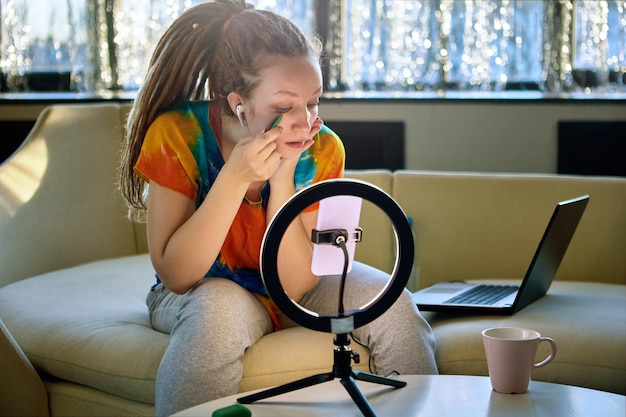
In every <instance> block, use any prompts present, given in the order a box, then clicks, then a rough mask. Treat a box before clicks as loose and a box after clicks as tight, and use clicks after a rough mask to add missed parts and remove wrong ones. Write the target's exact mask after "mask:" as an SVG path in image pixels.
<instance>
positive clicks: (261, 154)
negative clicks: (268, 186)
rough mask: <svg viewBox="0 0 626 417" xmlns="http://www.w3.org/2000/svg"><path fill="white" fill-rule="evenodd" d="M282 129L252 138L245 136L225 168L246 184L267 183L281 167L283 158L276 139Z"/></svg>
mask: <svg viewBox="0 0 626 417" xmlns="http://www.w3.org/2000/svg"><path fill="white" fill-rule="evenodd" d="M281 132H282V127H277V128H274V129H272V130H270V131H267V132H262V133H258V134H256V135H252V136H245V137H243V138H241V139H240V140H239V142H238V143H237V144H236V145H235V147H234V148H233V150H232V152H231V153H230V156H229V157H228V161H226V165H225V167H229V168H230V169H231V170H232V171H231V172H233V173H234V174H235V175H237V176H238V177H239V178H241V179H242V180H244V181H246V182H250V183H252V182H255V181H266V180H268V179H269V178H270V177H271V176H272V175H274V173H275V172H276V170H277V169H278V167H279V166H280V162H281V156H280V154H279V153H278V152H277V151H276V139H278V138H279V137H280V134H281Z"/></svg>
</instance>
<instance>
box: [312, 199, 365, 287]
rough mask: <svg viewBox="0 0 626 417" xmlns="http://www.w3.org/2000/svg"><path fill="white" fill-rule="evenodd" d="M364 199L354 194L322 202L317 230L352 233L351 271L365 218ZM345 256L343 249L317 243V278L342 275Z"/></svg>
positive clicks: (314, 253)
mask: <svg viewBox="0 0 626 417" xmlns="http://www.w3.org/2000/svg"><path fill="white" fill-rule="evenodd" d="M362 202H363V199H362V198H360V197H355V196H350V195H338V196H333V197H327V198H324V199H322V200H320V202H319V211H318V214H317V225H316V230H317V231H318V232H323V231H325V230H332V229H345V230H346V231H347V232H348V234H349V239H348V241H347V243H346V248H347V250H348V258H349V260H348V272H350V271H351V270H352V264H353V262H354V254H355V252H356V244H357V242H356V239H354V238H353V237H354V236H355V235H356V234H358V235H359V237H360V228H359V220H360V217H361V203H362ZM344 262H345V258H344V254H343V250H342V249H341V248H340V247H339V246H335V245H332V244H316V243H314V244H313V259H312V261H311V272H313V273H314V274H315V275H318V276H322V275H341V273H342V272H343V267H344Z"/></svg>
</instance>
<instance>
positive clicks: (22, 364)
mask: <svg viewBox="0 0 626 417" xmlns="http://www.w3.org/2000/svg"><path fill="white" fill-rule="evenodd" d="M0 369H2V377H1V378H0V416H48V415H49V412H48V394H47V392H46V389H45V387H44V385H43V382H42V381H41V379H40V378H39V375H37V371H35V368H33V366H32V365H31V363H30V362H29V360H28V359H27V358H26V355H24V352H22V350H21V349H20V347H19V346H18V345H17V343H16V342H15V340H14V339H13V336H11V333H9V329H7V328H6V326H5V325H4V323H3V322H2V320H0Z"/></svg>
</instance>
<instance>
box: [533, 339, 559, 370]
mask: <svg viewBox="0 0 626 417" xmlns="http://www.w3.org/2000/svg"><path fill="white" fill-rule="evenodd" d="M541 342H548V343H550V347H551V349H552V350H551V351H550V355H548V357H547V358H545V359H544V360H542V361H541V362H539V363H536V364H534V365H533V369H537V368H541V367H542V366H545V365H547V364H549V363H550V362H552V359H554V357H555V356H556V342H555V341H554V340H552V339H550V338H549V337H543V336H542V337H540V338H539V343H541Z"/></svg>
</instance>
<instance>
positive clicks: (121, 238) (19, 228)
mask: <svg viewBox="0 0 626 417" xmlns="http://www.w3.org/2000/svg"><path fill="white" fill-rule="evenodd" d="M127 111H128V106H127V105H118V104H91V105H65V106H53V107H50V108H48V109H46V110H45V111H44V112H43V113H42V114H41V116H40V118H39V120H38V122H37V124H36V126H35V127H34V129H33V131H32V132H31V133H30V135H29V136H28V138H27V140H26V141H25V142H24V144H23V145H22V147H21V148H20V149H19V150H18V151H17V152H16V153H15V154H14V155H13V156H12V157H11V158H9V159H8V160H7V161H6V162H5V163H4V164H2V165H0V236H2V238H1V240H0V265H2V267H1V268H0V369H2V372H1V376H0V415H48V414H49V415H150V414H152V413H153V402H154V388H153V387H154V378H155V374H156V370H157V367H158V364H159V361H160V359H161V355H162V353H163V351H164V349H165V347H166V346H167V343H168V336H167V335H164V334H162V333H159V332H156V331H154V330H153V329H152V328H151V327H150V324H149V321H148V316H147V311H146V308H145V305H144V297H145V295H146V292H147V290H148V288H149V286H150V285H151V284H152V282H153V279H154V277H153V271H152V269H151V265H150V262H149V260H148V257H147V255H146V241H145V228H144V227H143V226H142V225H137V224H132V223H130V222H129V221H128V220H127V218H126V212H125V208H124V205H123V203H122V201H121V198H120V197H119V195H118V192H117V191H116V187H115V174H116V169H117V161H118V154H119V148H120V141H121V139H122V135H123V125H124V120H125V116H126V114H127ZM347 175H348V176H349V177H353V178H358V179H361V180H365V181H368V182H371V183H373V184H375V185H377V186H379V187H381V188H382V189H384V190H386V191H387V192H388V193H390V194H391V195H392V196H393V197H394V198H395V199H396V200H397V201H398V203H399V204H400V205H401V206H402V207H403V209H404V210H405V212H406V214H407V215H408V216H410V217H411V218H412V220H413V224H414V229H415V235H416V242H417V245H416V268H415V275H414V276H413V277H412V280H414V281H412V284H411V285H412V286H413V288H412V289H417V288H421V287H424V286H426V285H428V284H431V283H433V282H438V281H448V280H471V279H480V278H490V279H501V278H510V279H518V280H519V279H521V277H522V276H523V274H524V272H525V269H526V267H527V265H528V263H529V262H530V257H531V256H532V253H533V251H534V250H535V248H536V245H537V243H538V240H539V238H540V236H541V233H542V231H543V229H544V228H545V226H546V223H547V221H548V218H549V216H550V214H551V212H552V209H553V206H554V204H555V203H556V202H557V201H559V200H562V199H566V198H570V197H574V196H577V195H581V194H587V193H588V194H590V195H591V201H590V203H589V206H588V208H587V212H586V213H585V215H584V217H583V219H582V221H581V224H580V226H579V230H578V231H577V233H576V235H575V236H574V239H573V241H572V244H571V245H570V248H569V250H568V253H567V254H566V257H565V259H564V261H563V264H562V266H561V268H560V270H559V272H558V276H557V282H555V283H554V284H553V286H552V288H551V289H550V291H549V293H548V295H547V296H546V297H544V298H542V299H541V300H539V301H538V302H536V303H534V304H533V305H531V306H529V307H527V308H526V309H524V310H522V311H521V312H519V313H517V314H516V315H514V316H512V317H486V316H478V317H457V316H452V315H438V314H432V313H424V315H425V316H426V317H427V318H428V320H429V321H430V322H431V324H432V326H433V329H434V332H435V335H436V338H437V362H438V365H439V369H440V372H441V373H450V374H475V375H486V373H487V369H486V364H485V358H484V352H483V349H482V342H481V339H480V331H481V330H482V329H484V328H487V327H490V326H494V325H520V326H526V327H531V328H534V329H536V330H538V331H540V332H541V333H543V334H545V335H549V336H551V337H553V338H554V339H556V341H557V344H558V346H559V352H558V354H557V357H556V359H555V361H554V362H553V363H552V364H550V365H549V366H547V367H545V368H542V369H539V370H537V371H536V372H535V373H534V378H535V379H538V380H543V381H550V382H558V383H566V384H572V385H578V386H583V387H589V388H594V389H601V390H607V391H611V392H617V393H620V394H625V393H626V256H625V255H624V254H625V252H626V215H625V214H626V179H624V178H606V177H605V178H599V177H574V176H568V177H562V176H555V175H508V174H502V175H497V174H469V173H467V174H463V173H438V172H417V171H397V172H393V173H392V172H388V171H352V172H348V173H347ZM362 227H363V229H364V233H365V235H364V241H363V242H362V243H360V244H359V247H358V248H357V258H358V259H360V260H362V261H366V262H368V263H370V264H372V265H374V266H377V267H379V268H381V269H385V270H390V269H391V268H392V265H393V262H394V261H393V249H392V248H393V235H392V233H391V232H390V227H389V222H388V220H387V219H386V217H385V216H384V214H383V213H382V212H381V211H380V210H379V209H378V208H376V207H375V206H373V205H371V204H370V203H367V202H366V203H365V206H364V210H363V214H362ZM368 236H370V237H376V238H375V239H373V238H369V239H368ZM352 347H353V348H354V349H355V350H357V351H359V353H360V354H361V356H362V361H361V364H360V365H358V366H355V367H356V368H357V369H366V364H367V352H365V351H364V350H362V349H361V348H359V347H358V346H357V345H354V344H353V346H352ZM332 348H333V345H332V335H330V334H323V333H317V332H313V331H310V330H308V329H303V328H292V329H287V330H284V331H280V332H277V333H273V334H270V335H268V336H266V337H264V338H262V339H261V340H260V341H259V342H258V343H257V344H256V345H255V346H253V347H252V348H251V349H250V350H249V351H248V352H247V353H246V355H245V357H244V378H243V381H242V384H241V387H240V389H241V391H246V390H250V389H255V388H262V387H267V386H271V385H277V384H281V383H284V382H287V381H291V380H295V379H298V378H301V377H303V376H305V375H311V374H315V373H320V372H328V371H329V370H330V369H331V365H332Z"/></svg>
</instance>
